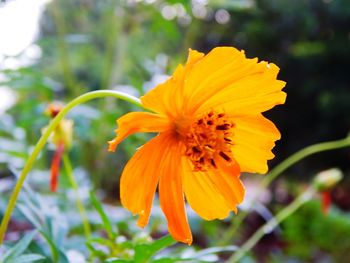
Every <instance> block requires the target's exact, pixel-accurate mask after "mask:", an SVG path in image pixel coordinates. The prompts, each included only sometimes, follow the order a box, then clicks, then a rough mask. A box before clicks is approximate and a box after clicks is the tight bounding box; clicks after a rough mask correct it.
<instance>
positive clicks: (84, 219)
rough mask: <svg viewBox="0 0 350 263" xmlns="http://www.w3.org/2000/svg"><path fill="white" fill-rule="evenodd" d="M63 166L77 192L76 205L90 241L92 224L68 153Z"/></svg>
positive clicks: (64, 156)
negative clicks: (81, 197)
mask: <svg viewBox="0 0 350 263" xmlns="http://www.w3.org/2000/svg"><path fill="white" fill-rule="evenodd" d="M63 165H64V168H65V170H66V174H67V176H68V179H69V182H70V184H71V185H72V188H73V190H74V192H75V198H76V205H77V208H78V210H79V213H80V216H81V220H82V222H83V227H84V234H85V237H86V239H89V238H90V237H91V227H90V224H89V219H88V217H87V213H86V211H85V208H84V205H83V202H82V201H81V199H80V196H79V189H78V184H77V181H76V180H75V178H74V174H73V169H72V165H71V162H70V160H69V157H68V155H67V154H66V153H65V154H64V155H63Z"/></svg>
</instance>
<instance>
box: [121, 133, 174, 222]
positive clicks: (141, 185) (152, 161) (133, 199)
mask: <svg viewBox="0 0 350 263" xmlns="http://www.w3.org/2000/svg"><path fill="white" fill-rule="evenodd" d="M170 140H171V138H170V137H169V136H168V135H165V134H160V135H158V136H156V137H155V138H153V139H152V140H150V141H149V142H147V143H146V144H145V145H143V146H142V147H140V148H139V149H138V150H137V152H136V153H135V155H134V156H133V157H132V158H131V159H130V161H129V162H128V163H127V164H126V166H125V168H124V171H123V173H122V176H121V179H120V199H121V203H122V205H123V206H124V207H125V208H127V209H128V210H130V211H131V212H132V213H133V214H138V215H139V220H138V225H139V226H140V227H144V226H145V225H146V224H147V223H148V219H149V214H150V210H151V206H152V201H153V197H154V193H155V191H156V187H157V183H158V179H159V175H160V173H159V164H160V163H161V162H162V160H163V159H164V158H165V157H164V155H165V154H167V153H168V152H169V150H168V149H167V145H168V144H169V141H170Z"/></svg>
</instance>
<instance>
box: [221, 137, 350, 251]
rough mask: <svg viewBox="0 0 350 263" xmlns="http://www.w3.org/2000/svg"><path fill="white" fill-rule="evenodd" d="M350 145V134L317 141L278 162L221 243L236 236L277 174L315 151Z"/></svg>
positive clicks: (236, 218) (223, 243)
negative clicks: (336, 138) (340, 137)
mask: <svg viewBox="0 0 350 263" xmlns="http://www.w3.org/2000/svg"><path fill="white" fill-rule="evenodd" d="M349 146H350V134H349V135H348V136H347V137H346V138H344V139H341V140H337V141H330V142H322V143H317V144H314V145H311V146H308V147H306V148H303V149H301V150H300V151H298V152H296V153H294V154H293V155H291V156H290V157H288V158H287V159H285V160H284V161H283V162H281V163H280V164H278V165H277V166H276V167H275V168H273V169H272V170H271V171H270V172H269V173H268V174H267V175H266V176H265V178H264V179H263V180H262V182H261V186H260V187H259V189H258V191H256V192H255V194H254V197H253V198H252V201H251V204H250V206H249V207H248V209H246V210H245V211H242V212H240V214H239V215H238V216H237V217H235V218H234V219H233V222H232V225H231V227H230V228H229V229H228V230H227V231H226V234H225V236H224V237H223V239H222V242H220V244H221V245H225V244H227V243H229V242H230V241H231V240H232V238H233V237H234V236H235V234H236V232H237V230H238V228H239V226H240V225H241V223H242V222H243V220H244V219H245V218H246V217H247V215H248V213H249V211H250V210H251V208H252V207H253V205H254V204H255V202H256V200H257V199H258V197H259V196H260V194H261V193H262V191H263V190H264V189H266V187H268V186H269V185H270V183H271V182H272V181H273V180H274V179H276V177H277V176H279V175H280V174H281V173H282V172H284V171H285V170H287V169H288V168H289V167H291V166H292V165H294V164H296V163H297V162H299V161H300V160H302V159H304V158H306V157H308V156H310V155H313V154H315V153H319V152H324V151H330V150H335V149H340V148H345V147H349Z"/></svg>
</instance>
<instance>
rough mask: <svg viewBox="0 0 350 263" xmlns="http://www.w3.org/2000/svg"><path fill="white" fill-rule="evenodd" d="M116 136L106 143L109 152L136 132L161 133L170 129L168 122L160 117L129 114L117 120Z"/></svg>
mask: <svg viewBox="0 0 350 263" xmlns="http://www.w3.org/2000/svg"><path fill="white" fill-rule="evenodd" d="M117 125H118V129H116V130H115V132H116V134H117V136H116V137H115V138H114V139H113V140H111V141H109V142H108V144H109V147H108V150H109V151H115V149H116V147H117V146H118V144H119V143H120V142H121V141H122V140H124V139H125V138H126V137H127V136H129V135H130V134H133V133H136V132H162V131H165V130H167V129H169V128H170V124H169V120H168V119H167V118H165V117H163V116H161V115H158V114H153V113H148V112H130V113H128V114H125V115H123V116H122V117H120V118H119V119H118V120H117Z"/></svg>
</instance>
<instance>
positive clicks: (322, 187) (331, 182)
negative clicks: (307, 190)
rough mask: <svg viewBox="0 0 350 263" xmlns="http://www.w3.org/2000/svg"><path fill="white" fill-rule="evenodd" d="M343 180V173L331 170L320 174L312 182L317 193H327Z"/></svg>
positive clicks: (335, 169) (336, 169)
mask: <svg viewBox="0 0 350 263" xmlns="http://www.w3.org/2000/svg"><path fill="white" fill-rule="evenodd" d="M342 178H343V173H342V171H341V170H339V169H338V168H332V169H329V170H326V171H322V172H320V173H319V174H318V175H317V176H316V177H315V179H314V181H313V186H314V187H315V189H316V190H317V191H318V192H324V191H329V190H331V189H332V188H334V186H336V185H337V184H338V183H339V182H340V181H341V179H342Z"/></svg>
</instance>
